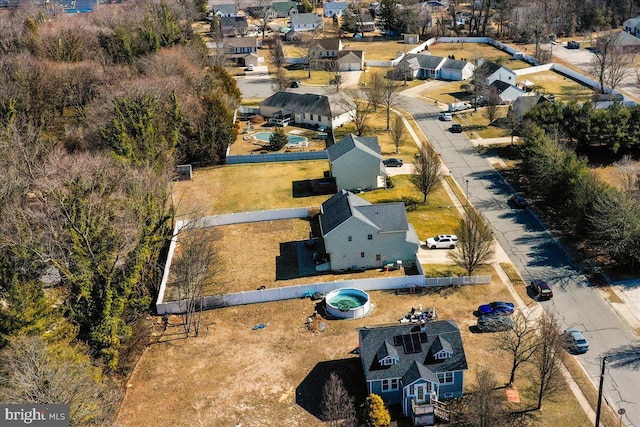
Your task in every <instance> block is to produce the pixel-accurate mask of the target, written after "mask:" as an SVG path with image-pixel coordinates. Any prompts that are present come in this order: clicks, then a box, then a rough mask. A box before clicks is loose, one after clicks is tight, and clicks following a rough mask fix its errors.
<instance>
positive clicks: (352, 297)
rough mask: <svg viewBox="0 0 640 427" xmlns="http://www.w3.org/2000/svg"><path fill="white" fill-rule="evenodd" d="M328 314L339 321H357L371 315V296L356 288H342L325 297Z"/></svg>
mask: <svg viewBox="0 0 640 427" xmlns="http://www.w3.org/2000/svg"><path fill="white" fill-rule="evenodd" d="M325 306H326V309H327V313H329V314H330V315H332V316H333V317H337V318H339V319H357V318H359V317H364V316H366V315H367V314H369V311H370V310H371V302H370V300H369V295H368V294H367V293H366V292H365V291H363V290H361V289H356V288H340V289H336V290H335V291H331V292H329V293H328V294H327V296H326V297H325Z"/></svg>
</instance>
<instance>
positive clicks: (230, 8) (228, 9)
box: [213, 3, 238, 13]
mask: <svg viewBox="0 0 640 427" xmlns="http://www.w3.org/2000/svg"><path fill="white" fill-rule="evenodd" d="M218 11H219V12H222V13H238V8H237V7H236V5H235V4H234V3H228V4H219V5H217V6H213V13H215V12H218Z"/></svg>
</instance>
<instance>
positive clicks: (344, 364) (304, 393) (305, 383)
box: [296, 357, 367, 420]
mask: <svg viewBox="0 0 640 427" xmlns="http://www.w3.org/2000/svg"><path fill="white" fill-rule="evenodd" d="M332 372H335V373H336V375H338V377H339V378H340V379H341V380H342V382H343V383H344V386H345V389H346V390H347V392H348V393H349V396H351V397H353V398H354V399H355V406H356V408H357V407H359V406H360V405H361V404H362V403H363V402H364V400H365V398H366V396H367V389H366V387H365V380H364V373H363V372H362V365H361V364H360V358H359V357H350V358H348V359H339V360H329V361H326V362H320V363H318V364H317V365H316V366H314V367H313V369H312V370H311V372H309V373H308V374H307V376H306V377H305V378H304V379H303V380H302V382H301V383H300V384H299V385H298V387H297V388H296V403H297V404H298V406H300V407H302V408H303V409H304V410H306V411H307V412H309V413H310V414H311V415H313V416H314V417H316V418H318V419H320V420H322V389H323V387H324V385H325V383H326V382H327V381H328V380H329V375H331V373H332Z"/></svg>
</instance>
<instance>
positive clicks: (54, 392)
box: [0, 336, 119, 425]
mask: <svg viewBox="0 0 640 427" xmlns="http://www.w3.org/2000/svg"><path fill="white" fill-rule="evenodd" d="M63 345H64V344H63ZM64 347H65V348H63V349H61V348H59V347H54V346H51V345H48V344H47V343H45V342H44V341H43V340H42V338H39V337H26V336H22V337H20V338H16V339H15V340H14V341H13V342H12V343H11V344H10V346H9V347H8V348H7V349H5V350H4V351H3V352H2V354H1V355H0V367H2V368H1V369H0V374H2V382H0V401H1V402H3V403H5V404H6V403H20V404H25V403H30V404H41V405H47V404H66V405H69V406H70V408H69V416H70V420H69V421H70V422H71V425H110V424H112V423H113V419H112V417H113V416H114V415H115V412H116V411H117V407H118V402H119V396H118V393H117V389H118V388H117V387H116V386H115V385H114V384H110V383H108V382H106V381H103V380H102V379H101V376H100V374H99V370H98V369H97V368H96V367H94V366H93V365H92V364H91V360H90V359H89V358H88V357H86V356H84V355H83V354H82V353H84V351H83V350H82V349H78V350H76V351H74V349H73V348H71V347H70V346H68V345H64Z"/></svg>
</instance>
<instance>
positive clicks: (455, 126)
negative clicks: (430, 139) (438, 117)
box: [449, 123, 462, 133]
mask: <svg viewBox="0 0 640 427" xmlns="http://www.w3.org/2000/svg"><path fill="white" fill-rule="evenodd" d="M449 132H451V133H462V125H460V124H458V123H454V124H452V125H451V127H450V128H449Z"/></svg>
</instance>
